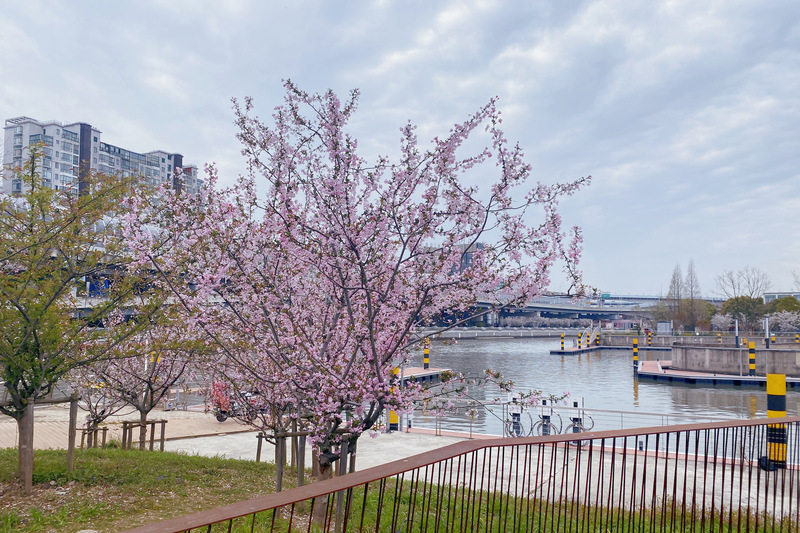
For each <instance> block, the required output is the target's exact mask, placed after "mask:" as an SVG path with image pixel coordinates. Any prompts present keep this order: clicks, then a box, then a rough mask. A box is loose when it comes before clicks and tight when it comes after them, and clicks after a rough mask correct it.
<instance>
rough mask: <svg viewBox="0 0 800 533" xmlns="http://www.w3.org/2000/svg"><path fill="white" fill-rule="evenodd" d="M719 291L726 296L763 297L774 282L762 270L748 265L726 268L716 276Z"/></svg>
mask: <svg viewBox="0 0 800 533" xmlns="http://www.w3.org/2000/svg"><path fill="white" fill-rule="evenodd" d="M716 285H717V292H718V293H719V294H720V295H721V296H724V297H725V298H738V297H739V296H747V297H748V298H761V297H763V296H764V293H765V292H766V291H768V290H769V289H770V287H771V286H772V282H771V281H770V280H769V277H768V276H767V275H766V274H765V273H764V272H762V271H761V270H759V269H757V268H755V267H752V266H746V267H744V268H742V269H741V270H736V271H734V270H726V271H724V272H723V273H722V274H720V275H718V276H717V277H716Z"/></svg>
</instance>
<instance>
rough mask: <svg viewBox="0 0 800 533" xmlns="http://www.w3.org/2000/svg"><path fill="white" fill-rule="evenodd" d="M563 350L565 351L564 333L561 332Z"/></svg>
mask: <svg viewBox="0 0 800 533" xmlns="http://www.w3.org/2000/svg"><path fill="white" fill-rule="evenodd" d="M561 351H562V352H563V351H564V333H563V332H562V333H561Z"/></svg>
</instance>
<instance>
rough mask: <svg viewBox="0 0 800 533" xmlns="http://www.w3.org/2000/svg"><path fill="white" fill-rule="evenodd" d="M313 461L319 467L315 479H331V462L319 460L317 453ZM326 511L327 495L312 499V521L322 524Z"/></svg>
mask: <svg viewBox="0 0 800 533" xmlns="http://www.w3.org/2000/svg"><path fill="white" fill-rule="evenodd" d="M318 453H319V451H318ZM315 462H316V463H317V468H318V469H319V475H318V476H317V481H325V480H326V479H331V478H332V477H333V464H331V463H330V462H328V461H327V460H320V456H319V455H317V457H316V458H315ZM323 463H324V464H323ZM327 513H328V496H321V497H319V498H316V500H315V501H314V521H315V522H316V523H317V524H324V523H325V516H326V515H327Z"/></svg>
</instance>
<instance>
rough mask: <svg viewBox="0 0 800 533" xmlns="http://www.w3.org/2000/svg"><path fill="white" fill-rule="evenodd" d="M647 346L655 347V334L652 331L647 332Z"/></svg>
mask: <svg viewBox="0 0 800 533" xmlns="http://www.w3.org/2000/svg"><path fill="white" fill-rule="evenodd" d="M647 345H648V346H652V345H653V332H652V331H648V332H647Z"/></svg>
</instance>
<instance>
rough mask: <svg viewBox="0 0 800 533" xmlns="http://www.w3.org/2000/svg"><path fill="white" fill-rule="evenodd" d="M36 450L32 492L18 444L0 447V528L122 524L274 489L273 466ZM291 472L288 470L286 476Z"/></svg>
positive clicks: (133, 452)
mask: <svg viewBox="0 0 800 533" xmlns="http://www.w3.org/2000/svg"><path fill="white" fill-rule="evenodd" d="M65 465H66V451H64V450H39V451H37V452H36V454H35V469H34V476H33V482H34V489H33V494H32V495H30V496H26V495H25V494H24V492H23V489H22V485H21V484H20V483H18V482H17V481H16V469H17V450H16V449H0V533H6V532H12V531H13V532H18V531H19V532H34V531H64V532H75V531H80V530H81V529H94V530H97V531H120V530H122V529H127V528H131V527H135V526H140V525H144V524H149V523H152V522H155V521H159V520H162V519H166V518H171V517H175V516H180V515H184V514H188V513H192V512H195V511H201V510H206V509H209V508H212V507H217V506H220V505H224V504H228V503H233V502H236V501H240V500H246V499H249V498H254V497H256V496H260V495H262V494H267V493H271V492H274V490H275V466H274V465H273V464H268V463H254V462H252V461H240V460H232V459H221V458H213V457H200V456H190V455H183V454H177V453H160V452H140V451H138V450H119V449H105V450H99V449H96V450H77V451H76V454H75V469H74V472H73V474H72V475H71V476H69V477H67V475H66V466H65ZM286 477H290V476H286Z"/></svg>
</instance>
